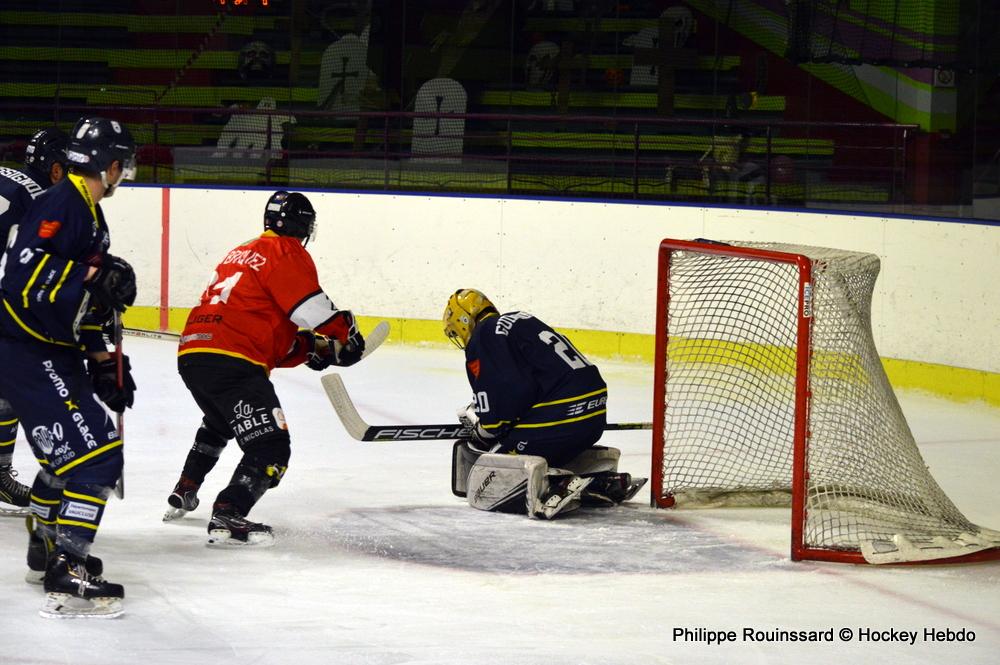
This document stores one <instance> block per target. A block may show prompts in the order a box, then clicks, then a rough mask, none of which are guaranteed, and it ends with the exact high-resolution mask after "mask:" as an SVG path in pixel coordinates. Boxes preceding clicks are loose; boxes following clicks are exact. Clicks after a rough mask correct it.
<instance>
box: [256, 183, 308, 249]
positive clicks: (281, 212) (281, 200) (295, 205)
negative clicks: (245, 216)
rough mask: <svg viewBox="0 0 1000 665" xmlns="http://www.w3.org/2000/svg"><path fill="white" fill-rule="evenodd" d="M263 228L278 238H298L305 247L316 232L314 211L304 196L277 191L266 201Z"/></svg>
mask: <svg viewBox="0 0 1000 665" xmlns="http://www.w3.org/2000/svg"><path fill="white" fill-rule="evenodd" d="M264 228H265V229H269V230H271V231H274V232H275V233H277V234H278V235H279V236H291V237H293V238H300V239H301V240H302V244H303V245H305V244H306V243H307V242H308V241H309V240H311V239H312V237H313V233H314V232H315V230H316V211H315V210H313V207H312V204H311V203H309V199H307V198H306V197H305V195H304V194H299V193H298V192H285V191H278V192H275V193H274V194H271V198H269V199H268V200H267V206H266V207H265V208H264Z"/></svg>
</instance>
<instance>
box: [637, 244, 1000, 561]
mask: <svg viewBox="0 0 1000 665" xmlns="http://www.w3.org/2000/svg"><path fill="white" fill-rule="evenodd" d="M878 272H879V259H878V257H877V256H875V255H873V254H864V253H858V252H849V251H843V250H837V249H826V248H818V247H808V246H798V245H781V244H775V243H733V244H722V243H711V242H707V241H701V242H699V241H695V242H689V241H672V240H664V241H663V243H662V244H661V246H660V268H659V285H658V312H657V348H656V380H655V381H656V383H655V395H654V400H655V407H654V427H653V432H654V443H653V469H652V480H653V482H652V486H653V488H652V491H653V502H654V504H656V505H658V506H661V507H670V506H674V505H677V506H694V507H708V506H734V505H735V506H767V505H786V506H787V505H790V506H791V507H792V558H793V559H795V560H799V559H819V560H828V561H846V562H855V563H863V562H868V563H904V562H926V561H931V562H938V563H942V562H958V561H963V562H964V561H976V560H985V559H993V558H1000V533H998V532H996V531H992V530H989V529H985V528H982V527H979V526H977V525H975V524H973V523H971V522H970V521H969V520H967V519H966V518H965V517H964V516H963V515H962V513H961V512H959V510H958V509H957V508H956V507H955V505H954V504H953V503H952V502H951V501H950V500H949V499H948V497H947V496H946V495H945V493H944V492H943V491H942V490H941V488H940V487H939V486H938V484H937V483H936V482H935V480H934V479H933V477H931V475H930V473H929V472H928V470H927V467H926V465H925V464H924V461H923V458H922V457H921V455H920V452H919V450H918V449H917V446H916V443H915V441H914V439H913V435H912V434H911V432H910V429H909V426H908V425H907V423H906V419H905V417H904V416H903V413H902V410H901V409H900V407H899V403H898V402H897V401H896V397H895V394H894V393H893V390H892V387H891V385H890V384H889V381H888V378H887V377H886V374H885V371H884V370H883V368H882V364H881V361H880V359H879V356H878V353H877V351H876V349H875V342H874V339H873V336H872V327H871V298H872V292H873V289H874V285H875V279H876V277H877V276H878Z"/></svg>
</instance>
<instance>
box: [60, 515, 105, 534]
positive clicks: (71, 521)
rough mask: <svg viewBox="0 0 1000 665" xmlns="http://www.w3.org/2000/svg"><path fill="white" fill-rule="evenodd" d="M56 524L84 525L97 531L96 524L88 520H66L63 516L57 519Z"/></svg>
mask: <svg viewBox="0 0 1000 665" xmlns="http://www.w3.org/2000/svg"><path fill="white" fill-rule="evenodd" d="M56 524H58V525H59V526H82V527H83V528H84V529H92V530H94V531H97V525H96V524H90V523H88V522H77V521H76V520H64V519H63V518H61V517H60V518H59V519H57V520H56Z"/></svg>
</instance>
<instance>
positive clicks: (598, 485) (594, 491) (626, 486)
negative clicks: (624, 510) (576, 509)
mask: <svg viewBox="0 0 1000 665" xmlns="http://www.w3.org/2000/svg"><path fill="white" fill-rule="evenodd" d="M647 480H648V479H647V478H633V477H632V476H631V474H628V473H608V474H601V475H598V476H595V478H594V482H592V483H591V484H590V486H589V487H587V489H586V491H584V492H583V494H582V495H581V497H580V500H581V502H582V503H583V505H585V506H597V507H607V506H617V505H618V504H620V503H624V502H626V501H628V500H629V499H631V498H632V497H634V496H635V495H636V494H637V493H638V492H639V490H640V489H642V487H643V485H645V484H646V481H647Z"/></svg>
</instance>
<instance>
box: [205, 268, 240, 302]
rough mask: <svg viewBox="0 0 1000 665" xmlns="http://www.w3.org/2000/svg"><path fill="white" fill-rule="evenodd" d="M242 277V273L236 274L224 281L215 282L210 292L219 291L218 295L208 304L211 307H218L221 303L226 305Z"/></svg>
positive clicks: (209, 289) (210, 287) (209, 288)
mask: <svg viewBox="0 0 1000 665" xmlns="http://www.w3.org/2000/svg"><path fill="white" fill-rule="evenodd" d="M242 276H243V273H242V272H235V273H233V274H232V275H230V276H229V277H227V278H225V279H224V280H222V281H215V280H213V284H212V285H211V286H209V287H208V291H209V292H211V291H218V293H217V294H215V295H213V296H212V297H211V298H210V299H209V301H208V303H209V304H210V305H218V304H219V303H220V302H221V303H222V304H223V305H224V304H226V303H227V302H229V295H230V294H231V293H232V292H233V287H234V286H236V283H237V282H239V281H240V277H242Z"/></svg>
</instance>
